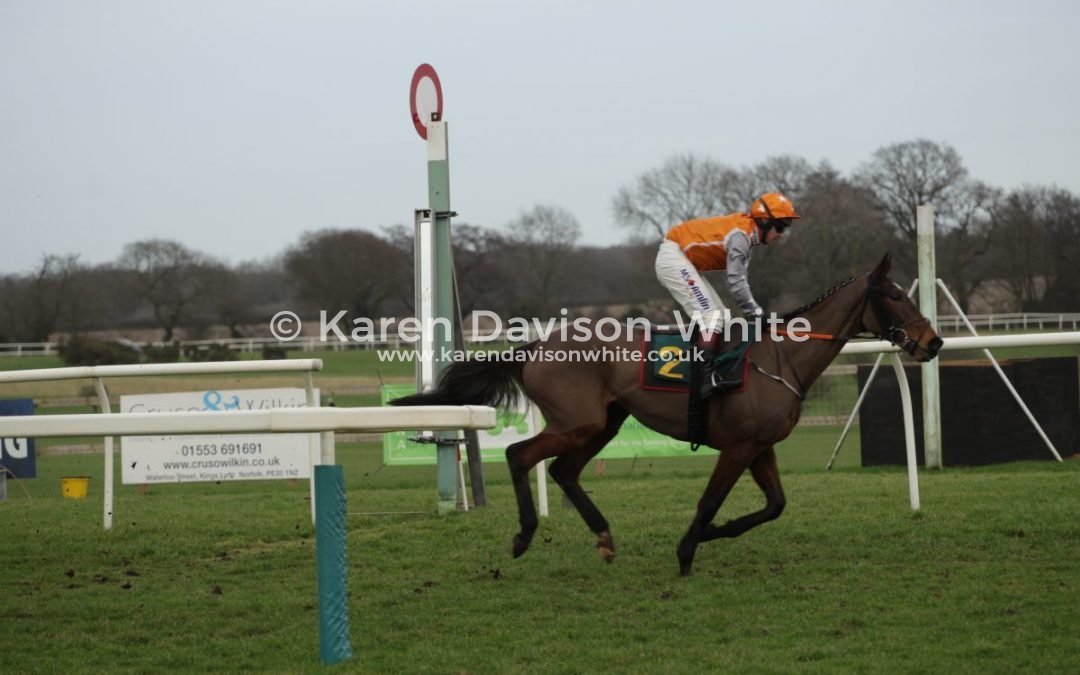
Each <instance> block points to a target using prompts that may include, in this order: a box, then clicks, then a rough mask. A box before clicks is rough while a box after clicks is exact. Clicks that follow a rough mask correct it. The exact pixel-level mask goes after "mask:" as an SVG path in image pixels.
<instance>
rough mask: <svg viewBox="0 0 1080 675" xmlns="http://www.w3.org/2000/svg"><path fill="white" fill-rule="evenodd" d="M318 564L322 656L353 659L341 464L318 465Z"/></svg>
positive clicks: (324, 658) (324, 659) (329, 660)
mask: <svg viewBox="0 0 1080 675" xmlns="http://www.w3.org/2000/svg"><path fill="white" fill-rule="evenodd" d="M314 478H315V567H316V571H317V574H318V585H319V658H321V659H322V662H323V663H324V664H327V665H332V664H335V663H341V662H342V661H348V660H349V659H351V658H352V646H351V645H350V643H349V582H348V558H347V555H346V549H345V536H346V531H347V528H346V523H345V520H346V512H345V474H344V472H343V471H342V470H341V466H340V465H338V464H323V465H317V466H316V467H315V476H314Z"/></svg>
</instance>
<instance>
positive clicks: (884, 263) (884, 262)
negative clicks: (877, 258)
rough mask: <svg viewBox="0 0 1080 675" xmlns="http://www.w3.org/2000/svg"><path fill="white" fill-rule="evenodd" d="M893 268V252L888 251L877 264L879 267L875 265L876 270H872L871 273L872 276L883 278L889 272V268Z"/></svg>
mask: <svg viewBox="0 0 1080 675" xmlns="http://www.w3.org/2000/svg"><path fill="white" fill-rule="evenodd" d="M891 268H892V253H886V254H885V255H883V256H882V257H881V262H879V263H878V264H877V267H875V268H874V271H873V272H871V273H870V274H871V276H873V277H874V278H876V279H881V278H882V277H884V276H885V275H886V274H888V273H889V270H890V269H891Z"/></svg>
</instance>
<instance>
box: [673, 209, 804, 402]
mask: <svg viewBox="0 0 1080 675" xmlns="http://www.w3.org/2000/svg"><path fill="white" fill-rule="evenodd" d="M798 217H799V215H798V214H797V213H795V207H794V206H792V205H791V202H790V201H789V200H788V199H787V197H785V196H784V195H782V194H780V193H779V192H769V193H767V194H764V195H762V196H761V197H759V198H758V199H756V200H755V201H754V203H753V204H751V205H750V211H749V213H732V214H729V215H726V216H715V217H711V218H698V219H696V220H688V221H686V222H684V223H680V224H679V225H675V226H674V227H672V228H671V229H670V230H668V233H667V236H666V237H665V238H664V241H663V243H661V244H660V250H659V251H658V252H657V254H656V277H657V279H659V280H660V283H661V284H663V285H664V287H665V288H667V289H668V291H670V292H671V295H672V296H673V297H674V298H675V300H676V302H678V303H679V306H680V307H681V308H682V309H683V311H684V312H686V316H687V318H688V319H689V320H693V317H694V315H695V313H696V314H697V315H698V317H699V319H698V322H699V327H700V328H701V329H702V330H705V331H710V330H711V331H713V332H714V333H715V334H716V335H722V334H723V326H724V312H725V311H726V308H725V307H724V303H723V302H721V301H720V296H719V295H717V293H716V290H715V289H714V288H713V287H712V285H711V284H710V283H709V282H708V281H707V280H706V279H705V277H703V276H702V275H701V273H702V272H710V271H713V270H723V271H724V272H725V273H726V274H725V278H726V280H727V286H728V290H729V291H730V292H731V295H732V297H733V298H734V299H735V302H737V303H738V304H739V309H741V310H742V312H743V314H744V315H745V316H746V317H747V318H748V319H755V318H759V317H763V316H764V315H765V310H764V309H762V307H761V305H759V304H758V303H757V301H756V300H754V294H753V293H751V291H750V281H749V279H748V278H747V273H748V272H749V268H750V253H751V249H752V247H754V246H757V245H758V244H765V245H766V246H773V245H775V244H776V243H777V242H778V241H780V239H781V238H783V236H784V231H785V230H786V229H787V228H788V227H790V226H791V224H792V223H793V222H794V220H795V219H796V218H798ZM714 320H715V321H714ZM706 336H707V337H710V338H711V337H712V336H710V335H709V334H708V332H707V333H706ZM713 339H715V338H713ZM707 342H712V340H707ZM712 376H713V377H715V373H713V374H712ZM713 384H716V383H715V382H713Z"/></svg>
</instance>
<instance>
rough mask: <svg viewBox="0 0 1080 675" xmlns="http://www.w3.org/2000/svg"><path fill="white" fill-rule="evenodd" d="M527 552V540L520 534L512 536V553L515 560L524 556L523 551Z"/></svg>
mask: <svg viewBox="0 0 1080 675" xmlns="http://www.w3.org/2000/svg"><path fill="white" fill-rule="evenodd" d="M528 550H529V539H528V538H526V537H523V536H521V535H520V534H515V535H514V546H513V552H514V557H515V558H520V557H521V556H522V555H524V553H525V551H528Z"/></svg>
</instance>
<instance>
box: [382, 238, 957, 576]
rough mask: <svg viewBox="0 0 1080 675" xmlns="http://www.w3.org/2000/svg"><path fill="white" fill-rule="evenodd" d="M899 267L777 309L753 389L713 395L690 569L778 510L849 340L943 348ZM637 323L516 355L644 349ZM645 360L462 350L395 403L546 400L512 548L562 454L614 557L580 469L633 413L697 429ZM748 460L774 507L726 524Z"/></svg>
mask: <svg viewBox="0 0 1080 675" xmlns="http://www.w3.org/2000/svg"><path fill="white" fill-rule="evenodd" d="M889 268H890V256H889V255H888V254H886V255H885V256H884V257H883V258H882V260H881V262H880V263H879V264H878V265H877V267H875V268H874V269H873V270H872V271H871V272H869V273H867V274H864V275H862V276H859V277H854V278H851V279H849V280H848V281H846V282H844V283H842V284H840V285H838V286H836V287H834V288H832V289H830V290H829V291H827V292H826V293H825V294H823V295H822V296H821V297H819V298H818V299H817V300H815V301H813V302H811V303H809V304H807V305H805V306H804V307H800V308H799V309H797V310H795V311H794V312H791V313H789V314H787V315H785V316H784V317H782V319H780V320H777V321H776V323H775V324H774V325H775V326H777V327H778V329H777V330H776V331H774V333H773V334H772V335H769V336H762V337H764V338H765V339H762V340H759V341H757V342H754V343H752V344H751V346H750V349H749V352H748V354H749V356H748V358H749V361H750V366H751V367H750V368H749V369H748V370H747V375H746V378H745V381H744V383H743V388H742V389H741V390H740V391H738V392H729V393H724V394H723V395H720V396H717V397H714V398H710V399H707V404H708V405H709V426H708V433H707V445H708V446H710V447H712V448H714V449H716V450H719V451H720V456H719V458H718V459H717V462H716V467H715V468H714V469H713V472H712V476H711V478H710V479H709V483H708V485H707V486H706V488H705V492H704V494H703V495H702V496H701V499H700V500H699V501H698V505H697V511H696V513H695V515H694V518H693V520H692V521H691V523H690V527H689V529H688V530H687V532H686V535H685V536H683V538H682V540H681V542H680V543H679V545H678V548H677V550H676V553H677V555H678V560H679V571H680V574H682V575H683V576H686V575H688V574H690V572H691V568H692V565H693V561H694V554H695V552H696V551H697V547H698V544H699V543H701V542H705V541H711V540H713V539H719V538H723V537H737V536H739V535H741V534H742V533H744V532H746V531H747V530H749V529H751V528H753V527H756V526H758V525H760V524H762V523H765V522H767V521H770V520H774V519H776V518H777V517H779V516H780V514H781V512H782V511H783V510H784V503H785V502H784V491H783V488H782V487H781V485H780V474H779V471H778V469H777V465H776V452H775V450H774V447H775V445H776V444H777V443H778V442H780V441H782V440H783V439H785V438H786V437H787V436H788V434H790V433H791V431H792V429H794V428H795V425H796V424H797V423H798V421H799V414H800V411H801V408H802V402H803V399H804V397H805V395H806V392H807V389H809V387H810V386H811V385H812V384H813V383H814V381H815V380H816V379H817V378H818V376H820V375H821V373H822V372H824V370H825V368H826V367H827V366H828V365H829V364H830V363H831V362H832V361H833V359H834V358H836V356H837V354H839V353H840V349H841V348H842V347H843V346H844V344H845V343H846V342H847V341H848V340H849V339H851V338H854V337H876V338H879V339H884V340H887V341H889V342H890V343H892V344H893V345H895V346H897V347H899V348H900V349H901V350H903V351H905V352H907V353H908V354H909V355H911V356H912V357H914V358H915V360H917V361H929V360H931V359H933V358H934V357H935V356H936V355H937V352H938V350H939V349H940V348H941V345H942V340H941V338H940V337H938V335H937V333H936V332H935V331H934V329H933V327H931V326H930V322H929V321H928V320H927V319H926V318H925V317H924V316H923V315H922V314H920V313H919V310H918V309H917V308H916V306H915V305H914V303H912V301H911V299H910V298H908V296H907V295H906V294H905V293H904V291H903V289H901V288H900V287H899V286H898V285H897V284H896V283H894V282H893V281H892V280H891V279H889V277H888V272H889ZM796 318H802V319H804V320H805V321H804V322H799V323H798V325H799V326H801V327H802V328H803V330H804V331H805V332H804V333H800V332H799V331H798V330H795V325H796V324H794V323H793V320H794V319H796ZM770 321H772V320H770ZM806 322H809V326H810V328H809V330H807V329H806ZM627 333H628V334H626V335H624V336H621V340H620V342H619V343H617V344H616V345H612V344H611V343H610V342H607V341H603V340H600V339H598V338H596V336H593V339H591V340H589V341H586V342H579V341H576V340H572V339H567V338H566V337H565V336H562V337H561V338H555V337H552V338H549V339H547V340H545V341H542V342H541V341H537V342H532V343H530V344H528V345H524V346H521V347H518V348H517V350H515V351H522V350H524V351H526V352H530V353H526V354H517V355H518V356H523V357H525V356H529V357H535V356H537V355H538V354H537V352H539V351H541V350H542V351H546V352H549V353H550V352H553V351H555V352H557V351H558V350H563V351H564V352H567V353H568V352H572V351H582V352H588V351H590V350H595V351H600V350H603V349H604V348H605V347H606V348H607V349H608V350H609V351H608V352H607V353H609V354H610V353H611V351H610V350H611V349H612V347H621V348H625V349H627V350H635V351H637V352H641V351H642V350H643V349H644V347H643V341H642V336H641V335H640V334H635V333H632V332H630V331H628V332H627ZM549 355H550V354H549ZM540 356H543V355H542V354H541V355H540ZM579 356H585V355H584V354H583V355H579ZM640 368H641V363H640V362H635V361H634V360H631V359H622V360H613V359H607V360H602V359H595V360H590V359H588V358H578V359H570V358H566V359H565V360H556V359H548V358H522V359H513V360H511V359H505V360H502V359H500V360H486V361H480V360H464V361H458V362H455V363H453V364H451V365H450V366H449V367H448V368H447V369H446V370H445V371H444V372H443V374H442V375H441V377H440V379H439V382H438V385H437V387H436V388H435V389H434V390H432V391H429V392H426V393H421V394H416V395H414V396H408V397H404V398H400V399H397V400H395V401H392V404H394V405H467V404H473V405H492V406H497V407H501V406H508V405H511V404H513V403H514V402H515V400H516V398H517V396H518V395H519V393H520V392H521V391H523V392H524V394H525V396H526V397H528V399H529V400H530V401H532V402H533V403H534V404H535V405H538V406H539V407H540V411H541V412H542V413H543V416H544V420H545V426H544V429H543V430H542V431H541V432H540V433H539V434H537V435H536V436H534V437H532V438H530V439H528V440H524V441H521V442H518V443H514V444H512V445H511V446H510V447H508V448H507V449H506V459H507V463H508V464H509V467H510V475H511V478H512V480H513V485H514V492H515V495H516V497H517V506H518V515H519V521H520V523H521V531H520V532H518V533H517V534H516V535H515V536H514V538H513V548H512V550H513V555H514V557H515V558H516V557H518V556H520V555H522V554H523V553H525V551H526V550H528V548H529V544H530V542H531V541H532V537H533V534H534V533H535V532H536V528H537V525H538V519H537V515H536V508H535V506H534V505H533V497H532V493H531V490H530V487H529V480H528V478H529V471H530V470H531V469H532V467H533V466H535V465H536V464H537V463H538V462H540V461H542V460H545V459H549V458H552V457H554V458H555V461H553V462H552V463H551V465H550V468H549V472H550V474H551V476H552V477H553V478H554V480H555V481H556V482H557V483H558V484H559V486H560V487H562V489H563V491H564V492H565V493H566V495H567V497H568V498H569V500H570V501H571V502H572V503H573V504H574V506H575V507H576V508H577V510H578V513H580V514H581V517H582V519H584V521H585V523H586V525H588V527H589V529H590V530H592V532H593V533H594V534H595V535H596V537H597V549H598V551H599V553H600V555H601V557H603V558H604V559H605V560H607V561H608V562H611V560H612V559H613V558H614V555H615V545H614V542H613V540H612V537H611V532H610V529H609V526H608V522H607V520H606V519H605V518H604V516H603V514H601V513H600V510H599V509H598V508H597V507H596V505H595V504H594V503H593V501H592V500H591V499H590V498H589V496H588V495H587V494H586V492H585V490H584V489H582V487H581V483H580V482H579V477H580V475H581V472H582V470H583V469H584V468H585V466H586V464H587V463H588V462H589V460H590V459H592V458H593V457H595V456H596V455H597V453H599V452H600V451H601V450H602V449H603V448H604V446H605V445H606V444H607V443H608V442H609V441H610V440H611V439H612V438H613V437H614V436H615V434H616V433H617V432H618V430H619V427H620V426H621V425H622V423H623V421H624V420H626V418H627V416H628V415H633V416H634V417H636V418H637V419H638V420H639V421H641V423H642V424H644V425H645V426H647V427H649V428H651V429H653V430H655V431H658V432H660V433H663V434H667V435H668V436H671V437H673V438H676V439H679V440H687V439H688V438H689V434H688V429H687V426H688V416H689V415H688V402H689V401H688V395H687V394H685V393H671V392H658V391H650V390H646V389H643V388H642V387H641V386H640V382H639V374H640V372H639V371H640ZM747 468H749V469H750V473H751V475H752V476H753V478H754V481H755V482H756V483H757V485H758V486H759V487H760V488H761V490H762V492H763V493H764V494H765V507H764V508H763V509H761V510H760V511H756V512H754V513H750V514H747V515H744V516H742V517H739V518H736V519H735V520H731V521H728V522H726V523H725V524H723V525H715V524H713V522H712V521H713V518H714V517H715V516H716V513H717V511H719V509H720V506H721V504H723V502H724V499H725V498H726V497H727V495H728V493H729V492H730V491H731V489H732V488H733V487H734V486H735V484H736V482H737V481H738V479H739V477H740V476H741V475H742V474H743V472H744V471H746V469H747Z"/></svg>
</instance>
